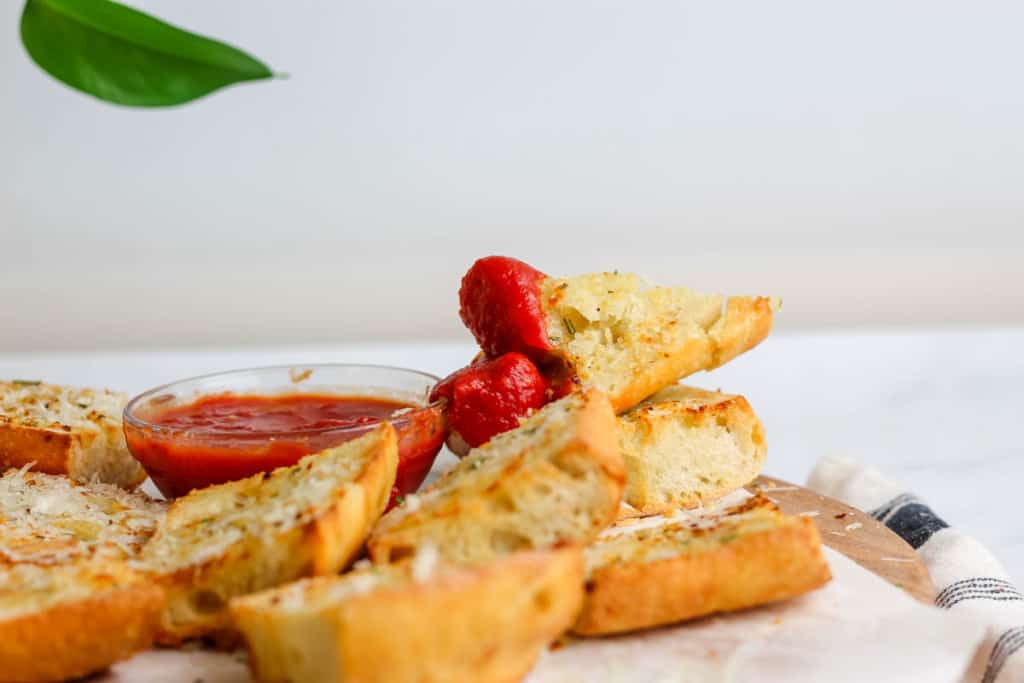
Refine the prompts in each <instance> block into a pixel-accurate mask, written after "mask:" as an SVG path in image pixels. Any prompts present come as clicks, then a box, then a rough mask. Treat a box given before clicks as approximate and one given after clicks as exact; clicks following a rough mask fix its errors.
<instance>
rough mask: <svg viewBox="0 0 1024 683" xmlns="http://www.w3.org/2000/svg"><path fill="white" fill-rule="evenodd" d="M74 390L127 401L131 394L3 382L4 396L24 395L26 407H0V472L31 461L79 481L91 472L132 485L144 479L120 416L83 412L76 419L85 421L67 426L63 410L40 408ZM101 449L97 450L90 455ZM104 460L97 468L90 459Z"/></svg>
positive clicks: (43, 469)
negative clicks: (128, 442) (125, 435)
mask: <svg viewBox="0 0 1024 683" xmlns="http://www.w3.org/2000/svg"><path fill="white" fill-rule="evenodd" d="M68 392H75V393H74V394H73V395H75V396H86V397H93V396H97V397H102V398H103V399H104V400H115V401H119V402H121V403H124V402H125V401H126V400H127V397H126V396H124V395H123V394H118V393H115V392H100V391H95V390H88V389H72V388H69V387H60V386H57V385H50V384H39V385H30V386H22V385H19V384H16V383H14V382H0V398H4V397H8V399H9V400H10V398H9V397H11V396H12V395H14V394H16V393H17V394H18V395H20V396H21V398H20V399H18V400H19V401H21V402H23V404H24V405H18V404H16V403H15V404H12V405H9V406H7V407H6V409H5V408H0V470H3V469H8V468H21V467H24V466H25V465H28V464H30V463H32V467H33V469H34V470H35V471H37V472H44V473H46V474H63V475H65V476H68V477H71V478H72V479H74V480H75V481H78V482H81V483H88V482H89V480H90V479H91V478H92V476H93V474H94V473H95V474H98V475H99V476H100V480H101V481H104V482H106V483H111V484H117V485H118V486H122V487H124V488H128V489H134V488H136V487H137V486H138V485H139V484H141V483H142V482H143V481H145V479H146V472H145V470H144V469H142V466H141V465H139V463H138V462H136V461H135V459H134V458H132V457H131V454H130V453H129V452H128V449H127V446H125V444H124V435H123V434H122V432H121V415H120V412H118V413H117V414H116V415H111V414H104V413H100V412H96V411H93V412H89V413H84V410H85V409H81V410H80V412H82V413H83V414H81V415H79V416H78V417H79V418H80V420H82V421H84V422H85V423H87V426H82V425H81V424H76V425H72V424H68V423H66V422H64V421H63V416H62V415H60V413H59V410H60V409H59V408H55V409H54V410H53V411H52V413H51V414H47V413H48V412H50V411H40V410H39V408H38V406H39V404H45V403H46V402H47V401H52V402H54V403H58V404H59V403H60V401H59V400H57V399H55V398H54V397H55V396H61V395H62V394H67V393H68ZM29 410H31V411H32V414H34V415H36V414H42V415H45V416H46V417H45V419H41V418H30V417H28V416H27V415H26V413H27V412H28V411H29ZM92 449H99V450H100V451H101V452H99V453H95V454H94V453H91V451H92ZM86 455H90V456H92V457H98V458H102V459H105V460H106V463H104V464H105V465H106V467H102V468H100V469H99V470H95V469H93V468H95V467H96V463H95V462H92V461H91V460H90V458H87V457H86Z"/></svg>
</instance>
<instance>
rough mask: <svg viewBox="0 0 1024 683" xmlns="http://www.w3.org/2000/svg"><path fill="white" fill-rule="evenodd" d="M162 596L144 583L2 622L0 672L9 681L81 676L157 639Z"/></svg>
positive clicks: (29, 682)
mask: <svg viewBox="0 0 1024 683" xmlns="http://www.w3.org/2000/svg"><path fill="white" fill-rule="evenodd" d="M162 604H163V594H162V592H161V591H160V589H159V588H158V587H157V586H155V585H153V584H151V583H149V582H140V583H134V584H131V585H127V586H124V587H123V588H120V589H115V590H112V591H108V592H105V593H102V594H99V595H95V596H93V597H90V598H87V599H83V600H80V601H78V602H73V603H62V604H57V605H54V606H53V607H50V608H49V609H47V610H45V611H42V612H37V613H33V614H29V615H26V616H23V617H20V618H15V619H11V620H5V621H0V662H2V663H3V664H2V671H0V676H2V677H3V680H4V681H9V682H10V683H36V682H40V683H41V682H43V681H61V680H66V679H71V678H79V677H81V676H85V675H87V674H91V673H94V672H97V671H102V670H104V669H106V668H107V667H109V666H110V665H111V664H113V663H114V662H117V661H118V660H121V659H125V658H127V657H129V656H131V655H132V654H134V653H136V652H139V651H141V650H144V649H146V648H148V647H149V646H150V645H151V644H152V643H153V635H154V633H155V631H156V626H157V621H158V618H159V615H160V609H161V606H162Z"/></svg>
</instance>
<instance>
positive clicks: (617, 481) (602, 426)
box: [369, 390, 625, 564]
mask: <svg viewBox="0 0 1024 683" xmlns="http://www.w3.org/2000/svg"><path fill="white" fill-rule="evenodd" d="M624 482H625V473H624V471H623V465H622V456H621V454H620V453H619V448H618V443H617V441H616V436H615V416H614V414H613V413H612V409H611V405H610V404H609V403H608V399H607V398H605V396H604V394H602V393H600V392H599V391H594V390H592V391H587V392H585V393H580V394H574V395H570V396H568V397H566V398H563V399H561V400H559V401H555V402H554V403H550V404H548V405H547V406H545V407H544V408H542V409H540V410H539V411H537V412H536V413H535V414H534V415H532V416H531V417H529V418H527V419H526V420H524V421H523V422H522V423H521V424H520V426H519V427H518V428H516V429H513V430H511V431H508V432H505V433H503V434H499V435H498V436H496V437H494V438H493V439H491V440H490V441H489V442H487V443H486V444H484V445H483V446H481V447H480V448H476V449H474V450H472V451H470V453H469V455H467V456H466V457H465V458H463V459H462V460H461V461H459V463H458V464H457V465H455V466H454V467H453V468H451V469H450V470H448V471H447V472H445V473H444V474H442V475H441V477H440V478H439V479H438V480H437V481H436V482H435V483H434V484H433V485H432V486H430V487H428V488H427V489H426V490H425V491H423V492H422V493H421V494H418V495H415V496H407V497H406V499H405V502H404V504H403V505H401V506H399V507H397V508H395V509H393V510H391V511H390V512H388V513H387V514H386V515H384V517H382V518H381V520H380V522H378V523H377V526H376V527H375V528H374V530H373V533H372V534H371V535H370V540H369V549H370V555H371V557H372V558H373V560H374V561H375V562H393V561H395V560H399V559H402V558H404V557H408V556H411V555H413V554H415V552H416V549H417V548H418V547H420V546H422V545H424V544H426V545H432V546H434V547H435V548H437V551H438V552H439V553H440V554H441V557H443V558H444V559H446V560H448V561H451V562H456V563H460V562H461V563H470V564H472V563H476V562H482V561H485V560H489V559H492V558H495V557H498V556H501V555H505V554H508V553H510V552H514V551H518V550H531V549H539V548H546V547H550V546H554V545H557V544H559V543H563V542H567V543H587V542H589V541H590V540H591V539H593V538H595V537H596V536H597V534H598V533H599V532H600V531H601V529H603V528H604V527H605V526H607V525H608V524H609V523H610V522H611V521H612V520H613V519H614V518H615V515H616V514H617V511H618V506H619V502H620V500H621V497H622V489H623V485H624Z"/></svg>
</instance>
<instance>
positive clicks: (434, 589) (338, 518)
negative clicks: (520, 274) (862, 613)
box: [0, 273, 829, 683]
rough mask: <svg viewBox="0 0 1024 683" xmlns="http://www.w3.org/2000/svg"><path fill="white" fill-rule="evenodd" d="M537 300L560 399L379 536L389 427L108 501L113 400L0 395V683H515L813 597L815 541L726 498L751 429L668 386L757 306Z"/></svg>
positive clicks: (551, 295)
mask: <svg viewBox="0 0 1024 683" xmlns="http://www.w3.org/2000/svg"><path fill="white" fill-rule="evenodd" d="M540 286H541V288H542V290H543V292H544V298H543V301H544V302H545V306H546V310H545V314H546V316H547V334H548V338H549V339H550V341H551V344H552V346H553V349H554V351H553V353H556V354H558V356H559V359H560V361H561V363H562V364H563V365H564V367H565V368H567V369H568V370H569V371H570V372H571V373H572V374H573V376H574V382H575V386H576V387H577V388H576V390H574V391H572V392H571V393H568V395H565V396H564V397H562V398H558V399H557V400H553V401H551V402H550V403H548V404H547V405H545V406H543V407H542V408H540V409H539V410H536V411H535V412H533V413H532V414H529V415H527V416H525V417H524V419H522V420H521V421H520V423H519V425H518V426H517V427H515V428H514V429H511V430H509V431H506V432H504V433H501V434H498V435H497V436H494V437H493V438H491V439H490V440H489V441H487V442H486V443H484V444H482V445H480V446H479V447H477V448H474V449H472V450H471V451H469V452H468V453H467V454H466V455H465V456H464V457H463V458H462V459H461V460H460V461H459V462H458V463H457V464H456V465H455V466H453V467H452V468H450V469H448V470H447V471H445V472H443V473H441V474H440V476H439V477H438V478H437V479H436V480H435V481H434V482H433V484H431V485H430V486H429V487H427V488H426V489H424V490H422V491H420V492H419V493H417V494H414V495H409V496H406V498H405V499H404V501H403V503H402V504H401V505H399V506H398V507H396V508H394V509H392V510H391V511H390V512H388V513H386V514H385V513H384V509H385V506H386V503H387V500H388V496H389V493H390V491H391V488H392V486H393V484H394V480H395V472H396V463H397V446H396V437H395V433H394V430H393V429H392V428H391V427H390V426H389V425H387V424H384V425H382V426H381V427H380V428H379V429H376V430H375V431H373V432H371V433H369V434H366V435H365V436H363V437H361V438H359V439H357V440H354V441H351V442H348V443H347V444H344V445H342V446H340V447H338V448H334V449H330V450H328V451H324V452H323V453H319V454H315V455H311V456H307V457H306V458H304V459H303V460H302V461H300V462H299V463H298V464H297V465H295V466H293V467H288V468H280V469H278V470H274V471H273V472H269V473H266V474H263V475H259V476H256V477H252V478H250V479H246V480H242V481H236V482H231V483H228V484H224V485H220V486H214V487H210V488H207V489H203V490H199V491H194V492H192V493H190V494H189V495H187V496H185V497H183V498H179V499H177V500H175V501H173V502H171V503H169V504H167V503H164V502H162V501H154V500H151V499H149V498H148V497H147V496H145V495H144V494H142V493H137V492H132V491H130V489H131V488H133V487H134V486H137V485H138V483H139V481H138V480H139V478H140V477H139V476H138V473H137V471H135V469H134V468H133V466H132V465H133V462H132V461H130V460H125V458H126V457H128V456H127V454H126V453H125V452H124V446H123V440H119V439H118V437H117V433H119V432H118V431H117V430H116V429H115V430H111V429H110V427H111V425H114V426H117V425H118V423H119V413H120V405H121V403H120V401H121V399H119V398H117V397H116V396H114V397H111V396H108V395H107V394H103V396H104V397H105V398H104V401H105V403H103V406H104V407H103V410H100V409H99V408H98V406H96V405H94V404H93V403H91V402H90V403H89V404H88V406H86V407H81V406H80V405H79V403H76V402H75V401H74V400H72V401H70V402H69V401H64V400H58V399H57V398H55V397H62V396H67V395H70V394H69V392H72V393H73V390H69V389H64V388H60V387H53V386H49V385H35V386H23V385H18V384H13V383H7V384H0V466H2V467H4V468H7V471H6V472H5V473H3V475H2V478H0V677H2V679H3V680H5V681H53V680H63V679H68V678H73V677H79V676H83V675H86V674H89V673H92V672H94V671H98V670H101V669H103V668H105V667H107V666H109V665H110V664H112V663H113V662H115V661H117V660H118V659H121V658H124V657H126V656H129V655H131V654H132V653H134V652H137V651H139V650H140V649H144V648H147V647H149V646H150V645H152V644H153V643H162V644H165V645H170V646H175V645H178V644H180V643H182V642H183V641H185V640H187V639H191V638H196V637H210V638H214V639H215V640H217V641H218V642H219V643H221V644H228V643H233V642H234V643H237V642H239V639H240V641H241V642H244V644H245V646H246V648H247V650H248V653H249V662H250V667H251V670H252V673H253V676H254V678H255V679H256V680H259V681H266V682H271V681H272V682H284V681H291V682H295V683H299V682H302V683H306V682H311V683H319V682H324V683H342V682H349V683H354V682H360V683H365V682H369V681H381V682H384V681H387V682H388V683H395V682H398V683H401V682H404V681H409V682H413V681H416V682H421V683H423V682H435V681H436V682H442V681H444V682H456V683H458V682H462V681H464V682H470V681H477V682H490V681H493V682H495V683H498V682H505V681H516V680H520V679H521V678H523V677H524V676H525V675H526V674H527V673H528V672H529V671H530V669H531V668H532V666H533V664H534V662H535V661H536V659H537V657H538V656H539V654H540V652H541V650H542V649H543V648H544V647H546V646H547V645H548V644H549V643H551V642H552V641H554V640H556V639H558V638H560V637H563V636H564V635H565V634H567V633H572V634H575V636H577V637H591V636H606V635H611V634H620V633H626V632H631V631H636V630H641V629H647V628H653V627H656V626H661V625H665V624H671V623H675V622H680V621H684V620H687V619H693V618H697V617H701V616H704V615H707V614H711V613H714V612H721V611H729V610H737V609H742V608H746V607H751V606H755V605H760V604H765V603H768V602H772V601H777V600H782V599H786V598H790V597H793V596H796V595H799V594H801V593H804V592H807V591H809V590H812V589H814V588H816V587H819V586H821V585H823V584H824V583H825V582H827V581H828V580H829V569H828V566H827V564H826V563H825V560H824V558H823V555H822V552H821V545H820V540H819V538H818V534H817V531H816V529H815V527H814V525H813V523H812V521H811V520H810V519H808V518H804V517H792V516H788V515H785V514H783V513H781V512H780V511H779V510H778V509H777V507H775V505H774V504H773V503H771V502H770V501H769V500H767V499H765V498H763V497H762V496H759V495H754V496H751V495H749V494H746V493H744V492H743V491H742V488H743V486H744V485H746V484H748V483H749V482H751V481H752V480H753V479H754V478H756V477H757V475H758V474H759V472H760V470H761V467H762V465H763V463H764V459H765V452H766V443H765V435H764V430H763V428H762V426H761V423H760V421H759V420H758V418H757V416H756V415H755V414H754V412H753V410H752V408H751V406H750V405H749V403H748V402H747V401H746V400H745V399H744V398H743V397H742V396H738V395H731V394H722V393H717V392H711V391H706V390H703V389H697V388H694V387H689V386H684V385H680V384H678V382H679V381H680V380H681V379H682V378H683V377H685V376H687V375H689V374H692V373H694V372H697V371H700V370H709V369H712V368H714V367H717V366H719V365H721V364H723V363H725V362H728V361H729V360H730V359H732V358H734V357H735V356H737V355H739V354H740V353H743V352H744V351H746V350H748V349H750V348H753V347H754V346H755V345H757V344H758V343H759V342H760V341H761V340H763V339H764V338H765V337H766V336H767V334H768V331H769V330H770V327H771V320H772V316H773V314H774V312H775V310H776V303H775V302H774V301H772V300H770V299H766V298H745V297H735V298H732V299H728V300H727V301H726V300H723V299H722V298H721V297H717V296H709V295H702V294H698V293H695V292H692V291H690V290H687V289H682V288H661V287H650V286H647V285H646V284H644V283H643V282H642V281H641V280H640V279H639V278H637V277H635V276H630V275H622V274H618V273H603V274H594V275H586V276H582V277H578V278H557V279H556V278H547V279H545V280H544V281H542V282H541V283H540ZM108 404H109V405H108ZM26 406H29V407H26ZM76 410H77V411H78V412H75V411H76ZM55 442H56V443H55ZM33 463H34V465H33ZM104 463H106V464H104ZM40 465H44V466H40ZM364 551H365V557H364V558H363V559H360V560H359V561H358V562H356V561H355V560H357V558H359V557H360V555H361V554H362V553H364ZM570 641H571V638H570ZM568 646H570V647H571V642H570V643H569V645H568Z"/></svg>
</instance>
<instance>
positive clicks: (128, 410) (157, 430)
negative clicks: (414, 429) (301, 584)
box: [122, 363, 444, 441]
mask: <svg viewBox="0 0 1024 683" xmlns="http://www.w3.org/2000/svg"><path fill="white" fill-rule="evenodd" d="M294 369H302V370H307V369H310V370H313V371H314V372H315V371H316V370H319V369H335V370H337V369H351V370H371V371H372V370H386V371H390V372H400V373H404V374H406V375H415V376H418V377H421V378H423V379H424V380H426V381H427V382H429V383H430V384H436V383H437V382H439V381H441V378H440V377H437V376H436V375H432V374H431V373H429V372H424V371H423V370H415V369H413V368H403V367H400V366H397V365H383V364H375V363H292V364H288V365H264V366H260V367H251V368H239V369H236V370H223V371H220V372H210V373H206V374H204V375H195V376H194V377H186V378H184V379H178V380H175V381H173V382H168V383H166V384H161V385H160V386H157V387H153V388H152V389H147V390H146V391H144V392H142V393H141V394H138V395H137V396H135V397H133V398H132V399H131V400H130V401H128V403H127V405H125V407H124V411H123V413H122V418H123V420H124V423H125V426H126V427H127V426H130V427H132V428H133V429H140V430H146V431H148V432H152V433H153V434H159V435H161V436H170V435H175V434H180V435H182V436H188V435H189V430H188V429H181V428H178V427H168V426H166V425H157V424H153V423H152V422H149V421H148V420H145V419H143V418H141V417H139V416H137V415H136V414H135V410H136V408H137V407H138V406H139V405H140V404H141V403H143V402H145V401H146V400H148V399H150V398H152V397H154V396H156V395H158V394H160V393H162V392H169V391H172V390H173V389H174V388H175V387H178V386H180V385H183V384H188V383H190V382H200V381H202V380H209V379H214V378H222V377H224V378H230V377H231V376H232V375H243V374H248V373H257V372H274V371H283V372H288V371H290V370H294ZM282 386H283V385H282ZM353 388H356V387H354V386H353ZM359 388H362V389H369V388H374V387H373V385H364V386H361V387H359ZM377 388H381V389H390V388H392V387H388V386H387V385H385V384H380V385H377ZM339 395H342V396H343V395H344V394H339ZM353 395H354V394H353ZM443 403H444V399H440V400H438V401H434V402H432V403H430V402H428V403H425V404H424V405H422V406H419V407H417V408H414V409H413V410H410V411H409V412H407V413H403V414H402V415H399V416H398V417H395V418H392V419H388V420H381V421H382V422H384V421H386V422H390V423H391V424H392V425H395V426H397V425H400V424H403V423H405V422H408V421H409V420H411V419H412V416H414V415H416V414H417V413H420V412H422V411H433V410H437V409H438V408H440V406H441V405H442V404H443ZM359 429H361V430H363V431H365V430H366V425H352V426H346V427H319V428H316V429H300V430H292V431H288V432H275V431H269V432H247V433H243V434H240V433H238V432H216V431H206V432H204V433H203V435H202V437H201V438H212V439H216V438H221V437H223V438H230V439H232V440H236V441H247V440H258V441H265V440H267V439H268V438H271V437H275V436H291V437H295V436H311V435H317V434H327V433H331V432H346V431H350V430H352V431H354V430H359Z"/></svg>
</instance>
